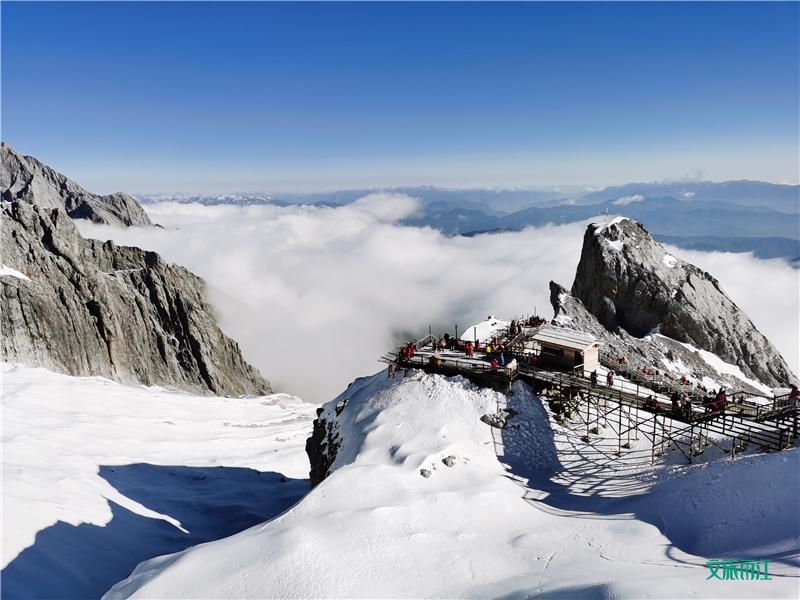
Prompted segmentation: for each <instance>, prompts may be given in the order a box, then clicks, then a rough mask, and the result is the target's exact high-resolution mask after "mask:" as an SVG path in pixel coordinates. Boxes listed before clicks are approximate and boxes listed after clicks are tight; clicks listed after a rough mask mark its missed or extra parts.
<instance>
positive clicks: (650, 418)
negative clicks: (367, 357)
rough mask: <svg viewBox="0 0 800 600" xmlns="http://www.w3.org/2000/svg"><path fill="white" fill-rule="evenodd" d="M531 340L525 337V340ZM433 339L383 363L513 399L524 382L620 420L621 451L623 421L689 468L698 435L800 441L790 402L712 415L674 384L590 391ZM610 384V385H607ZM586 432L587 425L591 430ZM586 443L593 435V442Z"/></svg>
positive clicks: (741, 402) (518, 358) (514, 357)
mask: <svg viewBox="0 0 800 600" xmlns="http://www.w3.org/2000/svg"><path fill="white" fill-rule="evenodd" d="M524 334H525V332H523V335H524ZM521 341H522V338H521V336H520V335H513V336H512V335H507V336H505V339H504V340H503V342H504V345H505V346H506V348H511V347H512V344H513V346H514V347H516V348H519V347H520V346H521V343H520V342H521ZM435 344H436V340H435V338H434V337H433V336H430V335H429V336H426V337H425V338H423V339H422V340H419V341H418V342H417V344H416V346H417V348H419V350H417V352H415V353H414V354H413V355H412V356H403V355H401V354H400V353H391V354H389V355H387V356H384V357H382V360H383V361H384V362H387V363H389V364H390V365H394V368H399V369H422V370H424V371H426V372H430V373H438V374H441V375H445V376H455V375H461V376H463V377H465V378H467V379H469V380H471V381H473V382H475V383H476V384H478V385H484V386H487V387H492V388H494V389H498V390H500V391H504V392H505V391H508V390H509V389H510V387H511V384H512V383H513V382H514V381H515V380H516V379H522V380H524V381H526V382H527V383H528V384H530V385H531V386H532V387H533V388H534V389H537V390H548V391H551V392H554V393H555V394H554V395H556V396H557V397H558V398H560V403H561V404H560V405H561V406H563V407H564V408H565V410H568V411H577V413H578V414H582V412H581V411H585V412H586V413H587V415H589V413H590V410H594V411H595V414H596V415H597V414H599V413H600V411H602V412H603V419H609V418H612V419H613V416H614V415H616V416H617V421H618V425H619V435H620V450H621V449H622V442H621V439H622V434H623V433H626V431H623V425H622V420H623V414H624V415H625V418H626V420H627V421H628V422H630V423H633V424H632V425H630V426H629V427H633V428H635V429H636V430H637V431H638V430H641V429H645V430H650V429H652V431H653V436H654V439H655V436H656V434H657V433H658V432H659V431H661V434H662V435H667V436H668V437H669V438H670V441H671V442H674V443H675V445H676V447H678V449H679V450H681V452H683V453H684V455H686V456H687V458H688V459H689V460H690V461H691V457H692V441H693V440H694V436H695V434H696V433H697V434H698V435H701V436H702V435H703V434H705V435H706V436H707V435H708V434H709V433H713V434H717V435H721V436H727V437H729V438H733V440H734V446H735V445H736V443H737V441H739V442H742V441H744V442H750V443H754V444H758V445H760V446H762V447H764V448H766V449H769V450H782V449H784V448H787V447H789V446H790V445H791V444H792V442H793V441H794V440H795V439H796V438H797V437H798V415H799V413H798V406H797V405H796V404H794V405H793V404H791V403H790V402H789V399H788V394H787V395H786V396H781V397H778V398H767V397H765V396H759V395H757V394H752V393H750V392H746V391H744V390H742V391H737V392H733V393H731V394H728V402H727V403H726V405H725V407H724V408H723V409H722V410H717V411H711V410H710V409H709V407H707V406H704V405H703V404H702V402H703V396H700V395H698V394H697V393H694V392H693V391H692V390H691V389H689V388H687V387H686V386H681V385H680V384H678V383H677V382H675V381H667V380H661V381H656V380H654V379H645V378H641V377H639V376H638V374H637V373H625V374H624V375H625V377H620V376H618V377H617V378H616V380H615V382H614V385H613V386H607V385H604V384H601V383H598V384H592V382H591V379H590V373H588V372H584V371H582V370H581V369H576V370H574V371H572V372H567V371H557V370H551V369H541V368H536V367H535V366H532V365H531V364H530V363H531V361H530V356H529V355H524V354H521V353H519V351H516V352H515V351H513V350H511V351H509V353H508V354H509V356H510V359H509V362H508V364H506V365H504V366H499V365H497V366H494V367H493V366H492V365H491V363H490V362H488V359H487V357H486V356H485V355H484V354H482V353H476V355H475V356H473V357H467V356H465V354H464V352H463V351H461V350H456V349H443V350H441V349H438V348H437V347H436V346H435ZM603 379H604V378H603ZM674 393H681V394H686V395H687V396H688V397H689V398H690V400H691V402H692V404H691V408H690V409H688V410H686V409H684V410H678V411H673V409H672V402H671V398H670V396H671V395H673V394H674ZM587 426H588V422H587ZM587 435H588V434H587ZM686 436H688V437H689V439H690V442H689V446H688V451H684V449H683V448H682V447H681V442H680V439H681V438H682V437H686Z"/></svg>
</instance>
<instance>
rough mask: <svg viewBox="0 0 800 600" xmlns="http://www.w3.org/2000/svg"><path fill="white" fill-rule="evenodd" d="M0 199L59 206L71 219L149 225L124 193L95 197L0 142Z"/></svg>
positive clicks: (52, 206)
mask: <svg viewBox="0 0 800 600" xmlns="http://www.w3.org/2000/svg"><path fill="white" fill-rule="evenodd" d="M0 198H2V200H4V201H6V202H12V201H19V202H27V203H28V204H36V205H37V206H41V207H43V208H62V209H64V210H65V211H66V212H67V214H68V215H69V216H70V217H72V218H73V219H89V220H90V221H93V222H95V223H104V224H107V225H123V226H130V225H152V222H151V221H150V218H149V217H148V216H147V213H146V212H145V211H144V209H143V208H142V207H141V206H140V205H139V203H138V202H136V200H135V199H134V198H133V196H130V195H128V194H123V193H116V194H109V195H107V196H98V195H97V194H92V193H90V192H87V191H86V190H85V189H83V188H82V187H81V186H79V185H78V184H77V183H75V182H74V181H72V180H70V179H67V178H66V177H65V176H64V175H62V174H61V173H58V172H57V171H55V170H54V169H51V168H50V167H48V166H47V165H44V164H42V163H41V162H39V161H38V160H36V159H35V158H33V157H32V156H23V155H21V154H19V153H18V152H16V151H15V150H14V149H13V148H11V147H10V146H9V145H8V144H6V143H5V142H1V143H0Z"/></svg>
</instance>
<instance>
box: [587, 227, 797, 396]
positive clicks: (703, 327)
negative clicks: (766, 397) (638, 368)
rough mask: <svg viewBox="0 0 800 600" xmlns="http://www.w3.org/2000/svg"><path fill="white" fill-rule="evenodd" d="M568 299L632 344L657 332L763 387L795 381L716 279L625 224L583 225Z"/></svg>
mask: <svg viewBox="0 0 800 600" xmlns="http://www.w3.org/2000/svg"><path fill="white" fill-rule="evenodd" d="M571 296H573V297H574V298H576V299H578V300H580V302H581V303H582V305H583V307H585V309H586V310H587V311H588V313H590V314H591V315H593V316H594V317H596V318H597V320H598V321H599V322H600V324H602V326H603V327H604V328H605V329H606V330H608V331H611V332H619V331H620V330H624V331H625V332H626V333H627V334H630V335H631V336H633V337H635V338H641V337H643V336H646V335H648V334H650V333H660V334H662V335H663V336H666V337H668V338H671V339H673V340H676V341H678V342H685V343H689V344H691V345H693V346H695V347H697V348H700V349H702V350H707V351H709V352H712V353H714V354H716V355H717V356H719V357H720V358H722V359H723V360H724V361H726V362H728V363H732V364H734V365H737V366H738V367H739V368H740V369H741V370H742V371H743V373H744V374H746V375H747V376H749V377H753V378H755V379H758V380H760V381H762V382H764V383H765V384H767V385H771V386H778V385H785V384H786V383H787V382H790V381H796V377H795V376H794V375H793V374H792V373H791V371H790V370H789V368H788V366H787V364H786V362H785V361H784V359H783V358H782V357H781V356H780V354H779V353H778V351H777V350H776V349H775V347H774V346H773V345H772V344H771V343H770V342H769V340H768V339H767V338H766V337H765V336H764V335H763V334H762V333H761V332H760V331H758V329H757V328H756V327H755V325H753V323H752V321H750V319H749V318H748V317H747V315H745V314H744V312H742V311H741V310H740V309H739V307H738V306H736V304H735V303H734V302H733V301H732V300H731V299H730V298H728V296H727V295H726V294H725V292H724V291H723V290H722V289H721V288H720V285H719V283H718V282H717V280H716V279H714V277H712V276H711V275H710V274H708V273H706V272H705V271H703V270H702V269H699V268H697V267H696V266H694V265H691V264H689V263H686V262H684V261H681V260H679V259H677V258H676V257H674V256H672V255H671V254H669V253H668V252H667V251H666V250H665V249H664V247H663V246H661V244H659V243H657V242H656V241H655V240H654V239H653V238H652V236H651V235H650V233H649V232H648V231H647V230H646V229H645V228H644V227H643V226H642V225H640V224H639V223H636V222H634V221H631V220H629V219H626V218H621V217H618V218H616V219H613V220H612V221H611V222H609V223H608V224H605V225H597V224H591V225H589V226H588V228H587V230H586V233H585V235H584V238H583V249H582V251H581V258H580V262H579V263H578V269H577V272H576V274H575V281H574V283H573V284H572V291H571Z"/></svg>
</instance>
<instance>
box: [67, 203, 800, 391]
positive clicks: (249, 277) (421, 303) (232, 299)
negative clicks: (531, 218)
mask: <svg viewBox="0 0 800 600" xmlns="http://www.w3.org/2000/svg"><path fill="white" fill-rule="evenodd" d="M418 209H419V205H418V203H417V201H416V200H414V199H413V198H409V197H408V196H403V195H390V194H374V195H370V196H367V197H364V198H362V199H360V200H358V201H356V202H354V203H352V204H350V205H346V206H342V207H337V208H329V207H311V206H291V207H285V208H284V207H275V206H248V207H235V206H200V205H196V204H174V203H161V204H155V205H150V206H148V207H147V210H148V212H149V214H150V216H151V218H152V219H153V220H154V221H155V222H158V223H160V224H162V225H163V226H164V227H165V228H166V229H157V228H153V229H149V228H148V229H145V228H132V229H126V230H117V229H111V228H108V227H101V226H97V225H92V224H81V230H82V231H83V233H84V234H85V235H88V236H90V237H96V238H101V239H107V238H112V239H114V240H115V241H117V242H118V243H122V244H130V245H137V246H141V247H144V248H147V249H152V250H155V251H157V252H159V253H160V254H161V255H162V256H163V257H164V258H165V259H166V260H168V261H170V262H175V263H179V264H181V265H184V266H186V267H187V268H189V269H191V270H192V271H194V272H195V273H197V274H198V275H200V276H201V277H203V278H205V280H206V281H207V282H208V284H209V295H210V298H211V300H212V302H213V303H214V304H215V306H216V307H217V308H218V310H219V313H220V318H221V323H222V327H223V329H224V331H225V332H226V333H227V334H228V335H230V336H231V337H233V338H234V339H235V340H237V341H238V342H239V344H240V345H241V347H242V350H243V352H244V355H245V357H246V358H247V359H248V360H249V361H250V362H252V363H253V364H254V365H255V366H257V367H258V368H259V369H260V370H261V371H262V373H263V374H264V375H265V376H267V377H268V378H270V379H271V380H272V382H273V385H274V387H275V388H276V389H277V390H281V391H289V392H291V393H293V394H297V395H299V396H301V397H302V398H303V399H304V400H307V401H311V402H315V403H319V402H323V401H327V400H329V399H330V398H332V397H334V396H335V395H336V394H338V393H339V392H341V390H342V389H344V388H345V387H346V385H347V384H348V383H349V382H350V381H352V380H353V379H354V378H356V377H359V376H363V375H368V374H371V373H373V372H375V371H377V370H379V369H380V368H381V367H382V365H381V364H380V363H378V362H377V359H378V358H379V357H380V356H381V355H382V354H384V353H385V352H387V351H389V350H391V349H393V347H394V346H395V344H396V343H398V342H399V341H401V340H405V339H411V338H414V339H416V338H419V337H422V335H424V334H425V333H427V329H428V325H429V324H430V325H432V326H433V331H434V333H436V334H437V335H440V334H442V333H444V332H445V331H450V332H451V334H452V333H453V327H454V325H455V324H458V325H459V330H460V331H463V330H464V328H465V327H466V326H468V325H469V324H471V323H474V322H476V321H479V320H482V319H484V318H486V316H488V315H489V314H490V313H491V314H496V315H500V316H504V317H508V318H511V317H514V316H520V315H523V314H532V313H533V312H534V311H535V310H538V312H539V314H540V315H542V316H544V317H546V318H550V317H551V316H552V309H551V307H550V302H549V289H548V282H549V281H550V280H551V279H552V280H555V281H557V282H559V283H561V284H563V285H565V286H570V285H571V284H572V280H573V277H574V273H575V268H576V266H577V263H578V259H579V257H580V249H581V244H582V238H583V231H584V228H585V223H574V224H569V225H563V226H546V227H541V228H535V229H534V228H529V229H526V230H523V231H520V232H508V233H499V234H490V235H489V234H487V235H478V236H475V237H459V236H456V237H447V236H445V235H443V234H441V233H440V232H438V231H436V230H433V229H430V228H418V227H407V226H401V225H399V224H397V222H398V221H399V220H401V219H403V218H405V217H407V216H410V215H412V214H413V213H414V212H416V211H417V210H418ZM670 251H671V252H673V253H674V254H675V255H676V256H679V257H681V258H683V259H685V260H688V261H690V262H693V263H695V264H697V265H698V266H700V267H702V268H704V269H707V270H709V271H710V272H711V273H712V274H713V275H714V276H715V277H717V278H718V279H719V280H720V282H721V284H722V286H723V287H724V288H725V289H726V290H727V291H728V292H729V294H730V295H731V297H732V298H733V299H734V301H735V302H737V303H738V304H739V305H740V306H741V307H742V308H743V309H744V310H745V311H746V312H747V313H748V315H749V316H750V317H751V318H752V319H753V321H754V322H755V323H756V325H757V326H758V327H759V328H760V329H761V330H762V331H763V332H764V333H765V334H766V335H767V336H768V337H769V338H770V339H771V340H772V341H773V342H774V343H775V344H776V345H777V347H778V348H779V349H780V350H781V351H782V352H783V354H784V356H785V357H786V358H787V360H788V361H789V363H790V365H792V366H793V368H795V369H797V365H798V350H797V331H798V299H797V291H798V273H797V271H795V270H793V269H791V268H790V267H789V266H788V265H787V264H786V263H785V262H783V261H780V260H772V261H762V260H757V259H754V258H752V257H751V256H750V255H744V254H736V255H734V254H724V255H723V254H717V253H713V254H709V253H702V252H688V251H684V250H680V249H677V248H672V249H670Z"/></svg>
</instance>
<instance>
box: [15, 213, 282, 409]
mask: <svg viewBox="0 0 800 600" xmlns="http://www.w3.org/2000/svg"><path fill="white" fill-rule="evenodd" d="M0 207H1V209H2V215H0V216H2V222H3V227H2V240H1V241H2V248H3V268H2V271H0V281H1V282H2V288H0V291H1V293H0V325H1V326H2V336H0V350H1V351H2V359H3V360H6V361H9V362H19V363H23V364H27V365H31V366H41V367H45V368H49V369H52V370H55V371H59V372H63V373H68V374H71V375H81V376H87V375H100V376H104V377H108V378H111V379H114V380H116V381H120V382H122V383H129V384H133V383H141V384H145V385H162V386H168V387H176V388H180V389H186V390H191V391H194V392H206V393H208V392H211V393H214V394H218V395H226V396H240V395H261V394H265V393H269V392H270V386H269V382H267V381H266V380H265V379H264V378H263V377H262V376H261V375H260V374H259V373H258V371H257V370H256V369H254V368H253V367H251V366H250V365H249V364H247V362H245V361H244V359H243V358H242V355H241V352H240V350H239V347H238V345H237V344H236V342H234V341H233V340H231V339H230V338H228V337H227V336H226V335H225V334H224V333H223V332H222V331H221V330H220V329H219V327H218V325H217V322H216V316H215V314H214V311H213V309H212V307H211V306H210V305H209V304H208V303H207V302H206V300H205V284H204V282H203V280H202V279H200V278H199V277H197V276H196V275H194V274H192V273H191V272H189V271H188V270H186V269H184V268H182V267H179V266H175V265H170V264H167V263H165V262H164V261H163V260H162V259H161V257H160V256H159V255H158V254H156V253H155V252H147V251H145V250H141V249H139V248H133V247H123V246H117V245H115V244H114V243H113V242H100V241H97V240H88V239H85V238H83V237H82V236H81V235H80V233H79V232H78V229H77V227H76V226H75V224H74V223H73V221H72V220H71V219H70V218H69V217H67V215H66V213H65V212H64V210H63V208H60V207H59V208H46V207H43V206H39V205H36V204H29V203H26V202H21V201H15V202H2V203H1V204H0Z"/></svg>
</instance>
